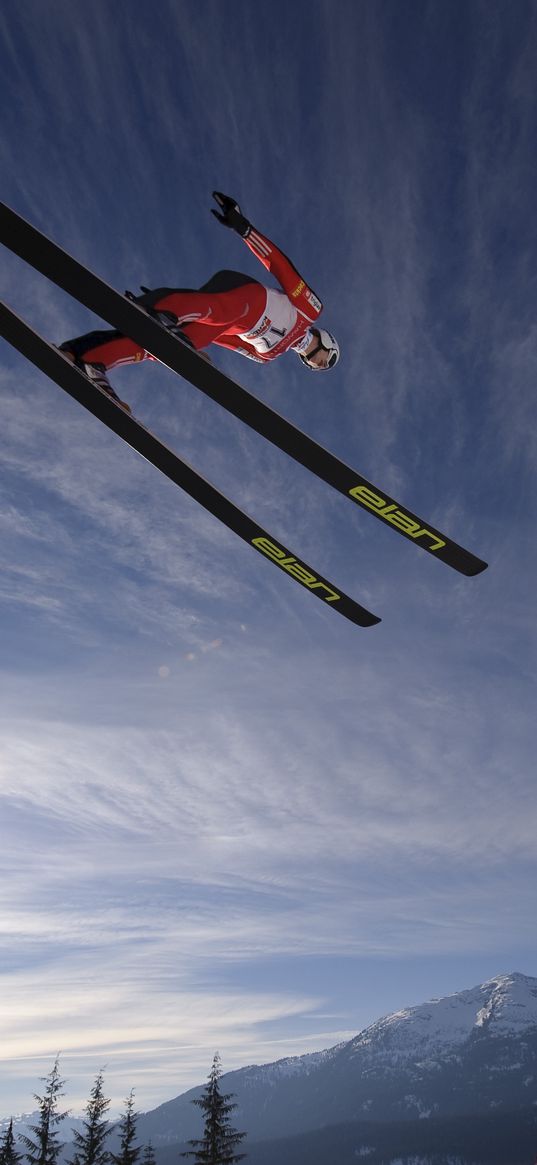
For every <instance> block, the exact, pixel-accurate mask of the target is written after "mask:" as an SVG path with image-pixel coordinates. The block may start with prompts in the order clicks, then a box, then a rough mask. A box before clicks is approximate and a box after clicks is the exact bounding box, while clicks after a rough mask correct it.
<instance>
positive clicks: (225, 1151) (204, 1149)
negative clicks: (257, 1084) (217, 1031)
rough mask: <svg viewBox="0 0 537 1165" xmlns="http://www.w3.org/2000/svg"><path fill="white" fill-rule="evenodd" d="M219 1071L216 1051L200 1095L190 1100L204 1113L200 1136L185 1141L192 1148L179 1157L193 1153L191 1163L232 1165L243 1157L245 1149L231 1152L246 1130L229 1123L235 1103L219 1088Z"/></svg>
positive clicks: (219, 1063)
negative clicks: (233, 1126) (239, 1131)
mask: <svg viewBox="0 0 537 1165" xmlns="http://www.w3.org/2000/svg"><path fill="white" fill-rule="evenodd" d="M221 1075H222V1065H221V1060H220V1056H219V1054H218V1052H217V1053H216V1055H215V1057H214V1060H213V1066H212V1068H211V1071H210V1073H209V1082H208V1084H206V1085H205V1091H204V1092H203V1095H202V1096H199V1097H197V1099H196V1100H193V1101H192V1103H193V1104H197V1106H198V1108H201V1109H202V1111H203V1112H204V1113H205V1128H204V1133H203V1137H201V1138H200V1139H198V1140H192V1141H189V1142H188V1144H189V1145H192V1148H191V1149H190V1150H188V1151H187V1152H186V1153H182V1154H181V1156H182V1157H193V1158H194V1161H195V1165H234V1162H235V1161H242V1159H243V1157H246V1153H236V1152H235V1149H236V1148H237V1147H238V1146H239V1145H240V1142H241V1141H242V1139H243V1137H245V1136H246V1133H237V1132H236V1131H235V1129H233V1128H232V1127H231V1124H230V1119H229V1114H230V1113H231V1112H233V1109H234V1108H236V1107H237V1105H236V1104H231V1103H230V1101H231V1097H232V1096H233V1093H232V1092H226V1093H222V1092H220V1086H219V1080H220V1077H221Z"/></svg>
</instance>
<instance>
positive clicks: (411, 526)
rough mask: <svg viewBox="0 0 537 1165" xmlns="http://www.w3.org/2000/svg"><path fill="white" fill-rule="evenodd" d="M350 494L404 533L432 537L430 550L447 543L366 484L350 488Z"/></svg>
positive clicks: (416, 536) (439, 547) (415, 536)
mask: <svg viewBox="0 0 537 1165" xmlns="http://www.w3.org/2000/svg"><path fill="white" fill-rule="evenodd" d="M349 494H350V496H351V498H354V499H355V501H357V502H361V503H362V505H364V506H368V508H369V509H370V510H373V511H374V513H375V514H378V515H379V517H380V518H385V519H386V521H387V522H390V523H391V525H392V526H396V528H397V529H398V530H401V531H402V533H403V534H408V535H409V537H410V538H422V537H425V538H430V539H431V543H432V544H431V546H429V547H428V548H427V549H428V550H441V549H442V547H443V546H445V545H446V543H445V542H444V541H443V540H442V538H439V537H438V535H437V534H433V533H432V531H431V530H426V529H425V527H424V526H420V524H419V522H416V521H415V520H414V518H409V516H408V514H405V513H404V512H403V511H402V510H400V509H399V508H398V507H397V506H395V505H393V504H390V505H387V504H386V498H382V497H381V496H380V494H376V493H374V491H373V490H372V489H369V488H368V487H367V486H366V485H355V486H354V488H353V489H350V490H349Z"/></svg>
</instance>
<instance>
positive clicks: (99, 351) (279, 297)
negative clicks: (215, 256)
mask: <svg viewBox="0 0 537 1165" xmlns="http://www.w3.org/2000/svg"><path fill="white" fill-rule="evenodd" d="M245 242H246V245H247V246H248V247H249V249H250V251H252V253H253V254H254V255H255V256H256V257H257V258H258V259H260V261H261V263H262V264H263V266H264V267H265V268H266V269H267V271H270V273H271V275H274V276H275V278H276V279H277V280H278V282H279V284H280V286H281V288H282V290H281V291H276V290H275V289H273V288H269V287H265V286H264V285H263V284H262V283H258V282H257V280H256V279H251V278H249V277H248V276H247V275H240V274H239V273H238V272H236V271H220V272H218V274H217V275H215V276H213V278H212V279H211V280H209V283H207V284H205V286H204V287H202V288H201V289H200V290H199V291H195V290H191V289H187V290H185V289H181V288H177V289H173V288H159V289H157V293H155V292H152V293H150V294H151V308H152V310H153V311H158V312H167V313H169V315H171V316H173V317H175V319H176V320H177V324H178V326H179V327H180V329H181V331H182V332H184V333H185V335H186V336H188V338H189V340H190V342H191V343H192V344H193V345H194V347H195V348H197V349H199V348H205V347H206V346H207V345H208V344H219V345H220V346H221V347H223V348H231V349H233V351H234V352H239V353H240V355H241V356H248V357H249V358H250V359H251V360H258V361H260V362H261V363H264V362H265V361H267V360H274V359H275V358H276V357H277V356H281V355H282V354H283V353H284V352H287V351H288V349H289V348H292V347H293V346H294V345H295V344H297V343H298V341H299V340H301V339H302V338H303V337H304V336H305V334H306V331H307V329H308V327H309V326H310V325H311V324H314V323H315V321H316V320H317V319H318V317H319V315H320V314H321V311H322V303H321V302H320V300H319V299H318V298H317V296H316V295H315V294H314V292H313V291H312V290H311V288H310V287H308V285H307V283H306V282H305V281H304V279H302V277H301V276H300V275H299V273H298V271H297V270H296V268H295V267H294V266H293V264H292V263H291V262H290V260H289V259H288V258H287V256H286V255H284V254H283V252H282V251H280V250H278V248H277V247H275V245H274V243H271V242H270V240H269V239H267V238H265V236H264V235H262V234H260V232H259V231H256V230H255V229H254V228H253V227H252V229H251V231H250V233H249V235H248V237H247V238H246V239H245ZM160 293H162V295H160ZM155 296H156V298H155ZM87 339H88V341H90V344H89V346H88V348H87V349H86V350H85V351H84V355H83V358H84V360H85V361H86V362H87V363H90V364H103V365H104V367H105V369H106V370H108V369H110V368H114V367H116V366H117V365H119V364H132V363H135V362H137V361H140V360H154V359H155V357H154V356H151V354H150V353H149V352H146V351H145V350H144V349H143V348H141V347H140V345H139V344H137V343H136V341H135V340H130V339H128V337H127V336H122V335H120V333H118V332H96V333H92V334H90V335H88V337H87Z"/></svg>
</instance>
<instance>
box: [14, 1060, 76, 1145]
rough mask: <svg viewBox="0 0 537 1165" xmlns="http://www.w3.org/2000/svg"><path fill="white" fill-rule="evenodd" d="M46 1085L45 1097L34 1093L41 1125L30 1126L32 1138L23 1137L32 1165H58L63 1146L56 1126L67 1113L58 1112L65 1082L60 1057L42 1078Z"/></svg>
mask: <svg viewBox="0 0 537 1165" xmlns="http://www.w3.org/2000/svg"><path fill="white" fill-rule="evenodd" d="M42 1080H43V1083H44V1084H45V1085H46V1088H45V1090H44V1095H43V1096H38V1095H37V1093H36V1092H34V1100H37V1103H38V1106H39V1124H37V1125H30V1132H32V1133H33V1134H34V1137H35V1140H32V1138H31V1137H26V1136H24V1137H22V1141H23V1143H24V1144H25V1145H26V1153H25V1157H26V1160H27V1161H29V1162H30V1165H56V1163H57V1160H58V1157H59V1155H60V1152H61V1150H62V1148H63V1145H62V1144H61V1143H60V1142H59V1141H58V1132H57V1129H56V1125H59V1124H60V1123H61V1121H63V1120H65V1118H66V1116H68V1113H67V1112H58V1101H59V1098H60V1096H63V1091H62V1089H63V1085H64V1084H65V1081H64V1080H62V1078H61V1076H60V1065H59V1056H56V1059H55V1061H54V1067H53V1068H52V1069H51V1071H50V1072H49V1074H48V1076H43V1077H42Z"/></svg>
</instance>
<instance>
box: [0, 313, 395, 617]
mask: <svg viewBox="0 0 537 1165" xmlns="http://www.w3.org/2000/svg"><path fill="white" fill-rule="evenodd" d="M0 335H2V336H3V337H4V339H6V340H7V341H8V342H9V343H10V344H11V345H12V346H13V347H14V348H17V349H18V351H19V352H20V353H21V354H22V355H23V356H26V358H27V359H28V360H30V361H31V362H32V364H35V365H36V367H37V368H40V369H41V371H42V372H44V373H45V375H46V376H48V377H50V379H51V380H54V381H55V382H56V384H58V385H59V386H60V388H63V389H64V390H65V391H66V392H68V393H69V395H70V396H72V397H74V398H75V400H77V401H78V402H79V403H80V404H81V405H83V406H84V408H86V409H88V410H89V412H90V413H93V415H94V416H95V417H98V418H99V420H100V421H103V422H104V424H105V425H107V426H108V428H109V429H112V430H113V432H114V433H117V434H118V436H119V437H122V439H123V440H124V441H125V442H126V443H127V444H128V445H130V446H131V448H132V449H135V450H136V451H137V452H138V453H140V454H141V456H142V457H145V459H146V461H150V462H151V464H152V465H154V466H156V468H157V469H160V470H161V472H162V473H164V474H165V475H166V477H169V478H170V480H171V481H173V482H175V484H176V485H178V486H180V487H181V489H184V490H185V492H186V493H188V494H190V497H192V498H195V500H196V501H197V502H200V503H201V505H202V506H204V507H205V509H206V510H209V512H210V513H211V514H214V516H215V517H216V518H218V519H219V520H220V521H221V522H223V523H224V525H225V526H228V527H229V529H230V530H233V531H234V532H235V534H238V535H239V537H240V538H242V539H243V540H244V541H245V542H248V543H249V545H250V546H253V547H254V549H255V550H257V551H258V552H259V553H260V554H262V555H263V556H264V557H265V558H267V559H268V560H269V561H270V562H273V563H274V564H275V565H276V566H279V567H280V569H281V570H283V571H285V573H286V574H288V575H289V576H290V577H291V578H294V579H295V580H296V582H299V583H300V584H301V586H303V587H304V588H305V589H306V590H308V591H310V593H311V594H312V595H316V596H317V598H318V599H321V601H322V602H323V603H326V604H327V605H329V606H331V607H332V608H333V609H334V610H335V611H339V613H340V615H344V616H345V618H346V619H350V621H351V623H356V624H357V626H359V627H372V626H373V625H374V624H375V623H380V619H379V618H378V616H377V615H373V614H372V613H371V611H368V610H366V608H365V607H362V606H361V605H360V603H357V602H355V601H354V599H351V598H349V596H348V595H345V594H343V592H342V591H340V590H339V588H338V587H336V586H334V585H333V583H331V582H328V580H327V579H325V578H323V577H322V576H321V575H320V574H319V573H318V572H317V571H316V570H313V569H312V567H310V566H308V565H307V564H306V563H305V562H303V561H302V560H301V559H299V558H298V557H297V556H296V555H295V554H293V552H292V551H291V550H289V549H288V547H286V546H282V544H281V542H280V541H279V540H278V539H276V538H274V537H273V535H272V534H269V533H268V532H267V531H266V530H263V529H262V527H261V526H258V525H257V523H256V522H254V521H253V520H252V518H250V517H249V516H248V514H245V513H244V512H243V510H240V509H239V508H238V506H236V505H235V504H234V503H233V502H232V501H230V500H229V498H227V497H225V495H224V494H222V493H220V491H219V490H217V489H216V488H215V487H214V486H213V485H211V484H210V482H208V481H206V479H205V478H204V477H202V476H201V474H199V473H197V472H196V470H195V469H193V468H192V466H190V465H188V463H187V462H186V461H183V460H182V459H181V458H180V457H178V456H177V454H176V453H173V452H172V450H171V449H168V447H167V445H164V444H163V442H162V441H159V440H158V438H157V437H155V436H154V434H153V433H151V432H150V431H149V429H146V428H145V426H144V425H142V424H141V423H140V421H137V420H136V419H135V418H134V417H132V416H129V414H128V413H126V412H125V411H124V410H123V409H121V408H120V407H119V406H118V405H116V404H115V403H114V402H113V401H112V400H111V399H110V397H108V396H107V395H106V393H105V392H103V391H102V390H101V389H99V388H97V387H96V386H95V385H92V384H91V382H90V381H89V380H88V378H87V377H86V376H85V375H84V373H83V372H82V371H81V370H80V369H78V368H76V367H75V365H74V364H71V363H70V361H69V360H68V359H67V358H66V357H65V356H64V355H63V353H62V352H59V351H58V349H57V348H54V347H53V345H52V344H49V343H48V342H47V340H45V339H43V337H42V336H40V335H39V333H38V332H35V331H34V330H33V328H31V327H30V326H29V324H27V323H26V321H25V320H22V319H21V318H20V316H18V315H16V314H15V312H14V311H12V309H11V308H10V307H8V306H7V304H5V303H1V302H0Z"/></svg>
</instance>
